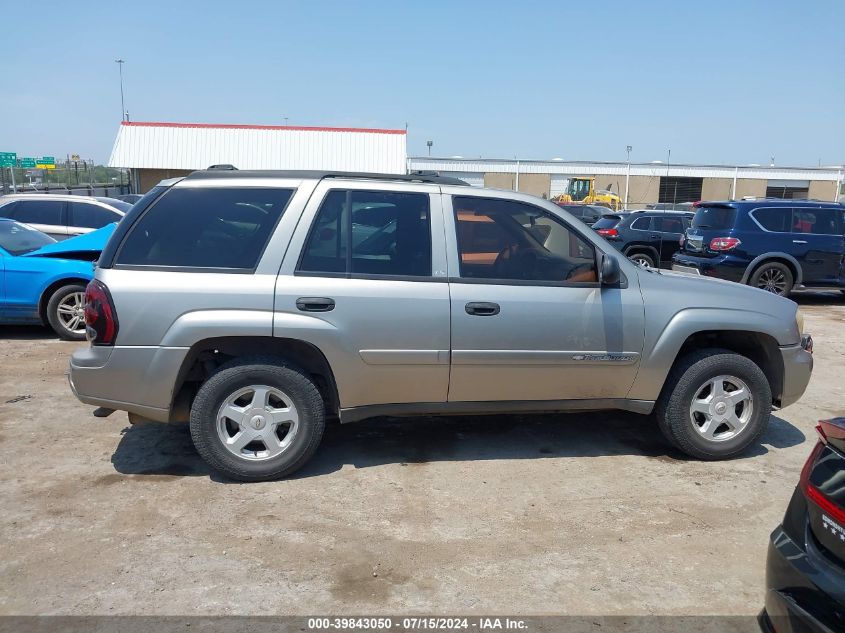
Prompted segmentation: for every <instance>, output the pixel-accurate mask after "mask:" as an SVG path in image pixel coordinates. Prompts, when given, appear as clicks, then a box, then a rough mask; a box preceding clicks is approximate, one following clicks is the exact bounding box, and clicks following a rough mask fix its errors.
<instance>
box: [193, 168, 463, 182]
mask: <svg viewBox="0 0 845 633" xmlns="http://www.w3.org/2000/svg"><path fill="white" fill-rule="evenodd" d="M185 178H186V180H202V179H205V178H215V179H218V178H235V179H237V178H303V179H306V178H307V179H313V180H322V179H324V178H354V179H356V180H392V181H399V182H419V183H427V184H435V185H458V186H466V187H468V186H469V183H467V182H465V181H463V180H461V179H459V178H452V177H450V176H441V175H440V174H439V173H438V172H436V171H413V172H411V173H410V174H373V173H368V172H355V171H318V170H270V169H266V170H265V169H262V170H239V169H237V168H235V167H232V166H231V165H227V166H226V167H220V166H217V165H214V166H212V168H209V169H203V170H200V171H194V172H191V173H190V174H188V175H187V176H186V177H185Z"/></svg>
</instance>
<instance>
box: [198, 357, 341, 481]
mask: <svg viewBox="0 0 845 633" xmlns="http://www.w3.org/2000/svg"><path fill="white" fill-rule="evenodd" d="M324 426H325V409H324V403H323V398H322V395H321V394H320V391H319V390H318V389H317V387H316V385H315V384H314V382H313V381H312V380H311V378H310V377H309V376H308V374H307V373H306V372H305V371H303V370H302V369H300V368H298V367H296V366H295V365H293V364H292V363H289V362H288V361H287V360H285V359H283V358H277V357H273V356H257V357H249V358H238V359H233V360H231V361H229V362H228V363H225V364H223V365H221V366H220V367H219V368H218V369H217V371H216V372H215V373H214V374H213V375H212V376H211V377H210V378H209V379H208V380H206V381H205V382H204V383H203V385H202V386H201V387H200V389H199V391H198V392H197V396H196V398H194V401H193V403H192V404H191V423H190V428H191V438H192V439H193V440H194V446H196V448H197V451H198V452H199V454H200V455H201V456H202V458H203V459H204V460H205V461H206V462H207V463H208V464H209V465H210V466H212V467H213V468H215V469H216V470H218V471H220V472H221V473H223V474H225V475H226V476H227V477H230V478H232V479H238V480H240V481H266V480H268V479H278V478H279V477H284V476H285V475H289V474H290V473H292V472H294V471H295V470H298V469H299V468H301V467H302V465H303V464H305V462H307V461H308V459H309V458H310V457H311V456H312V455H313V454H314V451H316V450H317V446H318V445H319V443H320V439H321V438H322V436H323V428H324Z"/></svg>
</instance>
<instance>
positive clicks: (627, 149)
mask: <svg viewBox="0 0 845 633" xmlns="http://www.w3.org/2000/svg"><path fill="white" fill-rule="evenodd" d="M632 149H634V148H633V147H631V146H630V145H626V146H625V152H626V153H627V154H628V167H627V169H626V170H625V208H626V209H627V208H628V185H630V184H631V150H632Z"/></svg>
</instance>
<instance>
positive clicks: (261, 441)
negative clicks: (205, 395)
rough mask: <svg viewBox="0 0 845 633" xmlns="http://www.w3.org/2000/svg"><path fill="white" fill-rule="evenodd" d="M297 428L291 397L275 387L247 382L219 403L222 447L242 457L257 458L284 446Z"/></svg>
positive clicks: (218, 414) (264, 457) (271, 455)
mask: <svg viewBox="0 0 845 633" xmlns="http://www.w3.org/2000/svg"><path fill="white" fill-rule="evenodd" d="M298 428H299V413H298V411H297V409H296V405H295V404H294V402H293V399H292V398H291V397H290V396H289V395H287V394H286V393H284V392H283V391H281V390H280V389H276V388H275V387H270V386H268V385H250V386H248V387H244V388H242V389H238V390H237V391H235V392H234V393H233V394H232V395H230V396H229V397H228V398H226V399H225V400H224V401H223V404H222V405H220V409H219V410H218V412H217V434H218V435H219V437H220V441H221V442H223V445H224V446H225V447H226V449H227V450H228V451H229V452H230V453H232V454H233V455H235V456H237V457H239V458H241V459H246V460H253V461H260V460H265V459H269V458H272V457H275V456H276V455H279V454H281V453H283V452H284V451H285V450H287V449H288V448H289V447H290V445H291V443H292V442H293V440H294V437H295V436H296V432H297V429H298Z"/></svg>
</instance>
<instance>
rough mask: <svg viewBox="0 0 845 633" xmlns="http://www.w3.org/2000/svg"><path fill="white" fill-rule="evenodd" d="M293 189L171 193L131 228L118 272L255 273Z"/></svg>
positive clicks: (189, 189)
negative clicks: (220, 270) (132, 268)
mask: <svg viewBox="0 0 845 633" xmlns="http://www.w3.org/2000/svg"><path fill="white" fill-rule="evenodd" d="M292 195H293V189H261V188H253V187H243V188H225V189H219V188H212V187H208V188H206V187H203V188H193V187H182V188H178V187H177V188H173V189H171V190H170V191H169V192H167V193H166V194H165V195H164V196H162V197H161V198H160V199H159V200H158V201H157V202H156V203H155V204H153V205H152V206H151V207H150V208H148V209H147V210H146V212H145V213H144V214H143V215H142V216H141V218H140V219H139V220H138V221H137V223H136V224H135V226H133V227H132V229H131V231H130V232H129V235H128V236H127V237H126V240H125V241H124V243H123V245H122V247H121V249H120V251H119V252H118V254H117V258H116V260H115V264H116V265H117V266H121V265H124V266H175V267H184V268H224V269H237V270H253V269H255V267H256V266H257V265H258V261H259V259H260V258H261V255H262V254H263V252H264V248H265V247H266V246H267V242H268V241H269V239H270V236H271V235H272V233H273V229H274V228H275V226H276V224H277V223H278V221H279V218H281V217H282V214H283V213H284V210H285V207H286V206H287V204H288V202H289V201H290V198H291V196H292Z"/></svg>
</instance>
